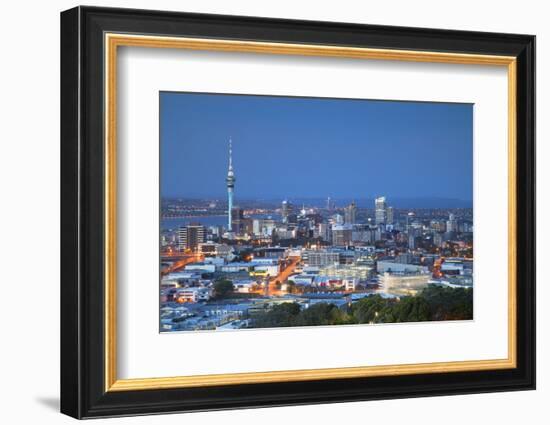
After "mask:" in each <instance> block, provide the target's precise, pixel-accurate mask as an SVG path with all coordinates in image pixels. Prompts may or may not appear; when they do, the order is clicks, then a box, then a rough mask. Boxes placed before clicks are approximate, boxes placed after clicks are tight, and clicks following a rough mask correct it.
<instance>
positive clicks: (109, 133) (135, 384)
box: [104, 33, 517, 391]
mask: <svg viewBox="0 0 550 425" xmlns="http://www.w3.org/2000/svg"><path fill="white" fill-rule="evenodd" d="M104 43H105V44H104V46H105V68H104V69H105V87H104V89H105V131H104V137H105V140H104V143H105V188H104V189H105V235H104V236H105V276H104V277H105V375H104V380H105V391H137V390H152V389H168V388H183V387H205V386H214V385H238V384H255V383H269V382H288V381H311V380H320V379H341V378H358V377H375V376H395V375H411V374H418V373H448V372H465V371H482V370H497V369H512V368H515V367H516V365H517V353H516V341H517V335H516V331H517V319H516V314H517V312H516V309H517V299H516V296H517V295H516V285H517V275H516V269H517V266H516V254H517V233H516V232H517V229H516V220H517V217H516V214H517V212H516V210H517V206H516V199H517V197H516V151H517V149H516V143H517V141H516V136H517V134H516V131H517V129H516V85H517V74H516V58H515V57H513V56H493V55H478V54H463V53H446V52H427V51H411V50H393V49H371V48H360V47H341V46H329V45H309V44H288V43H270V42H256V41H235V40H217V39H200V38H179V37H161V36H149V35H128V34H116V33H106V34H105V39H104ZM120 46H128V47H148V48H168V49H189V50H207V51H227V52H241V53H243V52H244V53H261V54H279V55H301V56H323V57H340V58H354V59H363V60H364V59H373V60H397V61H406V62H434V63H450V64H468V65H494V66H504V67H506V68H507V72H508V357H507V358H505V359H495V360H470V361H456V362H436V363H417V364H399V365H381V366H361V367H343V368H327V369H304V370H288V371H271V372H252V373H229V374H214V375H193V376H175V377H166V378H158V377H151V378H139V379H118V378H117V368H116V364H117V350H116V347H117V337H116V336H117V325H116V276H117V273H116V264H117V256H116V247H117V242H116V234H117V228H116V211H117V210H116V208H117V205H116V199H117V198H116V188H117V182H116V162H117V158H116V136H117V131H116V129H117V126H116V123H117V119H116V117H117V111H116V106H117V49H118V47H120Z"/></svg>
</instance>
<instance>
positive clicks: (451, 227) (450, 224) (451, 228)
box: [446, 213, 458, 232]
mask: <svg viewBox="0 0 550 425" xmlns="http://www.w3.org/2000/svg"><path fill="white" fill-rule="evenodd" d="M446 227H447V229H446V230H447V232H456V230H457V228H458V224H457V222H456V217H455V215H454V214H453V213H451V214H449V219H448V220H447V226H446Z"/></svg>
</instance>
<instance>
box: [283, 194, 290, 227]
mask: <svg viewBox="0 0 550 425" xmlns="http://www.w3.org/2000/svg"><path fill="white" fill-rule="evenodd" d="M290 214H292V204H291V203H290V202H288V201H287V200H286V199H285V200H284V201H283V203H282V205H281V216H282V221H283V223H288V217H289V215H290Z"/></svg>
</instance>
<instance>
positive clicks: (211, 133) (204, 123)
mask: <svg viewBox="0 0 550 425" xmlns="http://www.w3.org/2000/svg"><path fill="white" fill-rule="evenodd" d="M160 103H161V109H160V111H161V115H160V138H161V140H160V142H161V143H160V146H161V147H160V149H161V164H160V165H161V196H163V197H188V198H199V197H223V196H225V194H226V186H225V177H226V174H227V163H228V140H229V137H231V138H232V139H233V166H234V169H235V176H236V178H237V181H236V184H235V199H236V200H238V199H239V198H241V199H254V198H261V199H283V198H289V199H292V198H326V197H327V196H330V197H332V198H335V199H339V198H356V199H359V198H372V197H373V196H377V195H386V196H388V197H390V198H392V197H393V198H398V197H399V198H447V199H449V198H452V199H459V200H463V201H471V200H472V184H473V182H472V180H473V171H472V155H473V152H472V149H473V146H472V131H473V130H472V120H473V106H472V105H471V104H447V103H422V102H395V101H370V100H342V99H321V98H297V97H276V96H244V95H216V94H192V93H168V92H162V93H160Z"/></svg>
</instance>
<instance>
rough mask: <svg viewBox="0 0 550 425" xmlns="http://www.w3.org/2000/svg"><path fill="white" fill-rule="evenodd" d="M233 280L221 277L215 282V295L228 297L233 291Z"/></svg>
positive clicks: (219, 297)
mask: <svg viewBox="0 0 550 425" xmlns="http://www.w3.org/2000/svg"><path fill="white" fill-rule="evenodd" d="M233 289H234V288H233V282H231V281H230V280H226V279H220V280H218V281H216V282H215V283H214V297H216V298H218V299H221V298H226V297H227V296H228V295H230V294H231V293H232V292H233Z"/></svg>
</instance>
